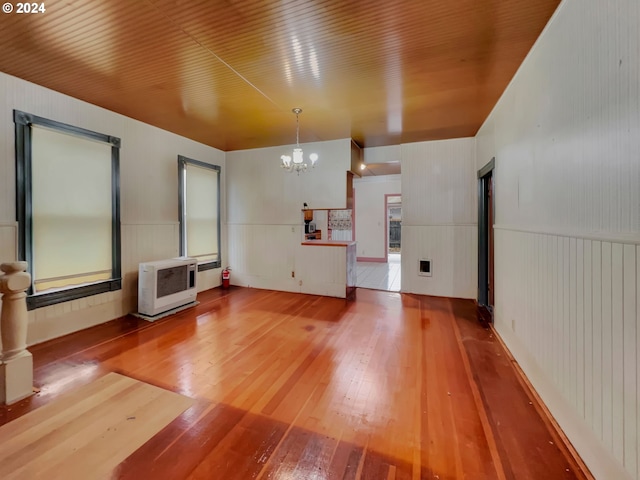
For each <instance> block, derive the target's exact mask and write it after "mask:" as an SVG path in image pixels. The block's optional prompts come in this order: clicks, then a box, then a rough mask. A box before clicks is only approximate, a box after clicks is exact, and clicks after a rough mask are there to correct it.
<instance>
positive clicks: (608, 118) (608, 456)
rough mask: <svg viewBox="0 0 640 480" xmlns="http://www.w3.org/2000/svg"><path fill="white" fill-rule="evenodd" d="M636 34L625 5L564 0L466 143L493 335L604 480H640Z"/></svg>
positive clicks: (631, 3)
mask: <svg viewBox="0 0 640 480" xmlns="http://www.w3.org/2000/svg"><path fill="white" fill-rule="evenodd" d="M638 31H640V2H637V1H636V0H619V1H616V2H600V1H597V0H564V1H563V2H562V3H561V5H560V7H559V8H558V10H557V12H556V14H555V15H554V16H553V18H552V19H551V21H550V22H549V24H548V25H547V27H546V28H545V30H544V31H543V33H542V35H541V36H540V38H539V39H538V41H537V43H536V45H535V46H534V47H533V49H532V50H531V52H530V53H529V55H528V57H527V59H526V60H525V62H524V63H523V64H522V66H521V67H520V69H519V71H518V73H517V74H516V76H515V77H514V79H513V80H512V82H511V84H510V86H509V87H508V88H507V90H506V91H505V93H504V94H503V95H502V97H501V99H500V101H499V102H498V104H497V105H496V107H495V108H494V110H493V112H492V113H491V115H490V116H489V118H488V119H487V121H486V122H485V124H484V125H483V126H482V128H481V129H480V131H479V133H478V135H477V137H476V168H480V167H481V166H483V165H484V164H485V163H486V162H487V161H489V160H490V159H491V158H492V157H495V162H496V168H495V171H494V185H495V202H496V224H497V226H496V310H495V312H496V317H495V321H496V327H497V329H498V331H499V332H500V333H501V335H503V336H504V337H505V338H509V342H510V346H511V347H513V349H514V350H515V351H514V355H515V356H516V358H517V359H518V360H519V361H520V362H521V364H523V365H526V366H527V367H526V368H525V372H526V373H527V375H529V377H530V379H532V382H533V384H534V386H535V387H536V388H537V389H538V390H539V391H540V392H545V395H544V396H543V398H545V400H546V401H547V405H548V406H549V408H550V410H551V411H552V413H553V414H554V416H555V417H556V419H557V420H558V421H559V422H560V424H561V425H562V427H563V428H564V430H565V432H568V434H569V438H570V440H571V441H572V442H573V444H574V445H575V446H576V447H577V448H578V451H579V452H580V453H581V454H582V455H583V458H584V459H585V461H586V462H587V464H588V465H589V467H590V468H591V469H592V471H593V472H594V474H596V477H597V478H606V479H608V478H625V477H628V476H630V477H631V478H636V479H637V478H640V475H639V472H638V467H639V458H638V452H639V451H640V447H639V445H638V441H637V436H638V432H639V430H638V426H639V425H640V419H638V404H639V403H638V379H639V375H640V374H639V372H638V370H639V369H638V348H639V345H640V341H639V340H640V336H639V333H638V312H637V310H638V285H637V283H638V282H637V276H638V267H637V266H638V259H637V248H638V244H639V243H640V214H639V213H638V212H639V211H640V188H638V185H640V56H639V55H638V52H640V36H638V34H637V32H638ZM403 167H404V165H403ZM540 238H543V240H542V242H543V243H544V244H545V245H546V246H545V248H540V247H539V242H540ZM549 285H551V287H552V288H551V289H550V288H549V287H548V286H549ZM540 305H543V306H546V307H543V308H542V315H541V309H540ZM545 316H550V319H551V320H550V321H548V320H546V319H544V317H545ZM539 327H541V328H539ZM565 406H568V407H567V408H565ZM625 470H626V472H627V473H625Z"/></svg>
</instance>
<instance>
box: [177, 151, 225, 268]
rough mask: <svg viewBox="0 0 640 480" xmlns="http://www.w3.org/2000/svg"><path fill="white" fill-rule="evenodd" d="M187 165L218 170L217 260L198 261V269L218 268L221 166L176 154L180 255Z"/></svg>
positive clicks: (182, 252) (184, 227) (184, 230)
mask: <svg viewBox="0 0 640 480" xmlns="http://www.w3.org/2000/svg"><path fill="white" fill-rule="evenodd" d="M187 165H194V166H196V167H202V168H209V169H211V170H216V171H217V172H218V260H213V261H210V262H205V263H200V262H198V271H199V272H203V271H205V270H213V269H214V268H220V267H221V266H222V243H221V235H220V172H221V168H220V167H219V166H218V165H213V164H211V163H206V162H202V161H200V160H194V159H192V158H188V157H184V156H182V155H178V209H179V213H178V215H179V220H180V255H182V256H186V255H187V252H186V245H185V241H184V240H185V237H186V236H187V224H186V222H185V218H184V216H185V205H184V195H185V193H186V192H185V190H184V179H185V171H186V169H187Z"/></svg>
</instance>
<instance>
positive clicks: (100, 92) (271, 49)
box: [0, 0, 559, 151]
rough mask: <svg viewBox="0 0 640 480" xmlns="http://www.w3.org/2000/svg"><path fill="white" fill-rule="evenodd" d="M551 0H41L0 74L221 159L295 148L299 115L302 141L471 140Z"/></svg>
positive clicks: (13, 31) (10, 21)
mask: <svg viewBox="0 0 640 480" xmlns="http://www.w3.org/2000/svg"><path fill="white" fill-rule="evenodd" d="M14 3H15V2H14ZM558 3H559V0H536V1H531V0H509V1H505V0H450V1H442V0H396V1H388V0H380V1H377V0H367V1H364V0H353V1H348V2H347V1H344V0H280V1H275V0H274V1H267V0H146V1H142V0H141V1H134V0H47V1H46V2H45V7H46V12H45V13H38V14H17V13H11V14H2V28H1V29H0V52H2V55H0V70H1V71H3V72H5V73H8V74H10V75H14V76H17V77H19V78H23V79H25V80H28V81H31V82H34V83H36V84H39V85H43V86H45V87H48V88H51V89H53V90H56V91H59V92H62V93H65V94H68V95H71V96H74V97H76V98H79V99H82V100H85V101H87V102H90V103H92V104H95V105H99V106H101V107H104V108H107V109H109V110H113V111H115V112H118V113H121V114H123V115H126V116H129V117H132V118H135V119H137V120H141V121H143V122H146V123H149V124H152V125H155V126H158V127H160V128H163V129H165V130H169V131H172V132H175V133H177V134H179V135H183V136H185V137H188V138H192V139H194V140H197V141H199V142H202V143H205V144H207V145H211V146H213V147H216V148H219V149H221V150H225V151H228V150H238V149H244V148H256V147H265V146H271V145H283V144H290V143H295V116H294V115H293V114H292V113H291V109H292V108H293V107H301V108H302V109H303V113H302V114H301V116H300V141H301V142H308V141H317V140H331V139H336V138H348V137H351V138H353V139H354V140H355V141H356V142H357V143H358V144H359V145H360V146H363V147H371V146H379V145H392V144H398V143H403V142H415V141H422V140H434V139H443V138H454V137H464V136H472V135H474V134H475V133H476V132H477V130H478V128H479V127H480V125H481V124H482V122H483V121H484V119H485V118H486V116H487V115H488V114H489V112H490V111H491V109H492V107H493V106H494V104H495V102H496V101H497V100H498V98H499V96H500V94H501V93H502V92H503V90H504V88H505V87H506V85H507V84H508V82H509V81H510V79H511V78H512V77H513V74H514V73H515V71H516V70H517V68H518V66H519V65H520V63H521V62H522V60H523V59H524V57H525V55H526V54H527V52H528V51H529V50H530V48H531V46H532V45H533V43H534V41H535V40H536V38H537V37H538V35H539V34H540V32H541V31H542V29H543V27H544V25H545V24H546V23H547V21H548V20H549V18H550V17H551V15H552V13H553V12H554V10H555V9H556V7H557V6H558ZM34 113H36V112H34Z"/></svg>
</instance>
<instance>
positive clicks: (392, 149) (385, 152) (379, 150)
mask: <svg viewBox="0 0 640 480" xmlns="http://www.w3.org/2000/svg"><path fill="white" fill-rule="evenodd" d="M362 152H363V161H364V163H366V164H367V165H368V164H370V163H396V162H400V160H401V158H402V147H401V146H400V145H385V146H382V147H366V148H363V149H362Z"/></svg>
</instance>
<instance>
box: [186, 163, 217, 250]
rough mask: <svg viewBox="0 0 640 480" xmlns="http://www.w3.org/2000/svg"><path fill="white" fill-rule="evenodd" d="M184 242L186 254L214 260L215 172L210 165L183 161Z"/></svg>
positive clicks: (215, 236) (215, 234) (215, 231)
mask: <svg viewBox="0 0 640 480" xmlns="http://www.w3.org/2000/svg"><path fill="white" fill-rule="evenodd" d="M185 173H186V195H185V213H186V223H187V225H186V233H187V235H186V237H187V238H186V243H187V255H188V256H189V257H195V258H197V259H198V260H199V261H200V262H206V261H211V260H217V259H218V258H219V246H218V176H219V174H220V172H218V171H217V170H214V169H210V168H203V167H198V166H196V165H193V164H187V168H186V172H185Z"/></svg>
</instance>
